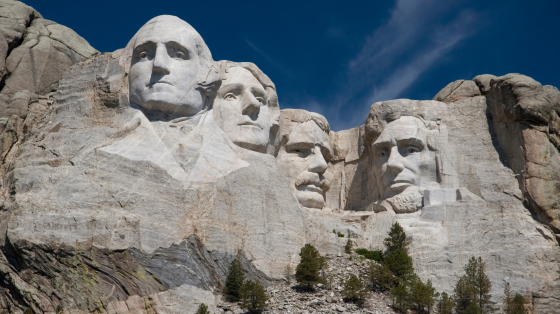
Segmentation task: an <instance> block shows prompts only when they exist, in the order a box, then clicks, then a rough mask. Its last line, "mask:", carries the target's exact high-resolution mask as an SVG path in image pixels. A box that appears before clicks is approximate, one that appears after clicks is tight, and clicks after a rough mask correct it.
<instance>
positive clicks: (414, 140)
mask: <svg viewBox="0 0 560 314" xmlns="http://www.w3.org/2000/svg"><path fill="white" fill-rule="evenodd" d="M397 142H398V144H399V146H403V145H414V146H418V148H420V149H424V147H425V146H426V143H425V142H424V141H423V140H422V139H421V138H418V137H409V138H401V139H398V140H397Z"/></svg>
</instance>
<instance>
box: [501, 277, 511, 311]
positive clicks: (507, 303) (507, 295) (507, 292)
mask: <svg viewBox="0 0 560 314" xmlns="http://www.w3.org/2000/svg"><path fill="white" fill-rule="evenodd" d="M512 305H513V297H512V296H511V286H510V285H509V282H507V283H506V286H505V288H504V302H503V313H504V314H511V311H512V308H511V307H512Z"/></svg>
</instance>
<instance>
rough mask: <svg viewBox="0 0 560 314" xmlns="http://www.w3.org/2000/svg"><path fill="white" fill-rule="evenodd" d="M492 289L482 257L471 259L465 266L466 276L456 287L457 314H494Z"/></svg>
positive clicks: (460, 279)
mask: <svg viewBox="0 0 560 314" xmlns="http://www.w3.org/2000/svg"><path fill="white" fill-rule="evenodd" d="M491 289H492V283H491V282H490V279H489V278H488V276H487V275H486V263H484V262H482V258H480V257H479V258H478V259H477V258H475V257H474V256H473V257H471V259H470V260H469V262H468V264H467V265H466V266H465V275H463V276H462V277H461V278H459V281H457V284H456V286H455V300H456V307H455V311H456V312H457V314H464V313H465V314H466V313H469V314H470V313H482V314H486V313H492V312H494V311H495V309H494V307H493V302H492V301H491V300H490V299H491V298H492V295H491V294H490V290H491ZM472 304H474V305H472ZM475 305H476V306H475Z"/></svg>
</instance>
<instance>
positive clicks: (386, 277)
mask: <svg viewBox="0 0 560 314" xmlns="http://www.w3.org/2000/svg"><path fill="white" fill-rule="evenodd" d="M369 278H370V280H371V285H372V286H374V287H377V288H378V289H379V290H381V291H384V290H388V289H390V288H391V286H392V285H393V279H394V278H395V276H394V275H393V272H391V270H390V269H389V267H387V265H385V263H370V264H369Z"/></svg>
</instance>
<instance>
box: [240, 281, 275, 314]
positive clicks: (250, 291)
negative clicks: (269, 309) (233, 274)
mask: <svg viewBox="0 0 560 314" xmlns="http://www.w3.org/2000/svg"><path fill="white" fill-rule="evenodd" d="M239 295H240V297H241V307H242V308H244V309H247V310H249V312H250V313H261V312H262V311H263V310H264V308H266V301H267V300H268V296H267V295H266V292H265V290H264V287H263V286H262V285H261V284H260V283H258V282H254V281H252V280H247V281H245V282H244V283H243V285H242V286H241V289H240V290H239Z"/></svg>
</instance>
